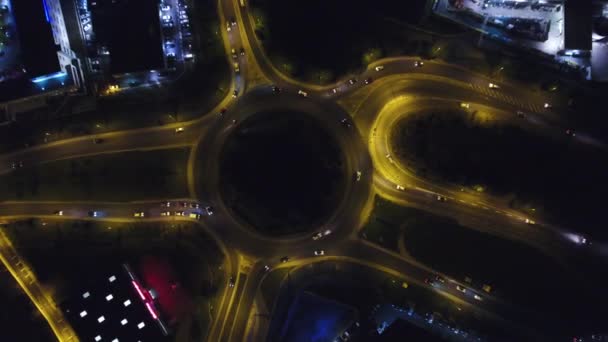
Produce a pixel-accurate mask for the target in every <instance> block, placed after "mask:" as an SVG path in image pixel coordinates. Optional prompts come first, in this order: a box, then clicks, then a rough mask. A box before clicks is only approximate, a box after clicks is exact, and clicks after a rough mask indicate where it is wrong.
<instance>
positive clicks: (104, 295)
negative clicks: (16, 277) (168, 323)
mask: <svg viewBox="0 0 608 342" xmlns="http://www.w3.org/2000/svg"><path fill="white" fill-rule="evenodd" d="M114 271H115V272H110V271H108V270H106V271H102V272H99V270H96V273H97V274H99V276H98V277H95V278H91V277H87V278H84V279H83V282H82V284H79V285H81V286H78V288H79V290H78V291H74V292H72V295H71V296H70V298H69V299H68V300H67V301H66V302H65V303H63V304H62V305H61V306H62V309H63V310H64V312H65V313H66V316H67V318H68V320H69V321H70V323H71V324H72V326H73V327H74V330H75V331H76V333H77V334H78V336H79V337H80V339H81V340H82V341H97V340H99V341H112V340H114V339H117V340H118V341H126V342H137V341H141V342H156V341H165V340H166V339H165V338H164V336H163V335H162V332H161V330H160V328H159V326H158V324H157V322H156V321H154V320H153V319H152V317H151V316H150V313H149V312H148V311H147V310H146V308H145V305H144V303H143V302H142V301H141V299H140V298H139V297H138V294H137V292H136V290H135V288H134V287H133V286H132V284H131V282H130V278H129V277H128V275H127V274H126V272H125V271H124V269H122V267H118V266H117V267H116V268H115V270H114ZM96 338H98V339H96Z"/></svg>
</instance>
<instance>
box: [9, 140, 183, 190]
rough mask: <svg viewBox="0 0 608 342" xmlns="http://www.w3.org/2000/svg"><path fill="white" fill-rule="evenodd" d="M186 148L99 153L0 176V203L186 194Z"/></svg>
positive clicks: (26, 168)
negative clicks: (0, 201) (6, 201)
mask: <svg viewBox="0 0 608 342" xmlns="http://www.w3.org/2000/svg"><path fill="white" fill-rule="evenodd" d="M189 151H190V150H189V149H188V148H178V149H168V150H158V151H148V152H140V151H135V152H122V153H114V154H104V155H98V156H92V157H83V158H76V159H68V160H61V161H55V162H50V163H46V164H42V165H36V166H32V167H24V168H22V169H19V170H16V171H15V172H13V173H9V174H6V175H3V176H0V184H3V186H2V188H0V200H56V201H59V200H63V201H77V200H90V201H129V200H141V199H145V198H178V197H183V196H186V195H187V194H188V187H187V175H186V167H187V164H188V154H189Z"/></svg>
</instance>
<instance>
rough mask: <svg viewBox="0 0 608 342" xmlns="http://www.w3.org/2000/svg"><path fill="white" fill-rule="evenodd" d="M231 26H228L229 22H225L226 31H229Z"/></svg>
mask: <svg viewBox="0 0 608 342" xmlns="http://www.w3.org/2000/svg"><path fill="white" fill-rule="evenodd" d="M231 30H232V27H230V23H226V31H228V32H230V31H231Z"/></svg>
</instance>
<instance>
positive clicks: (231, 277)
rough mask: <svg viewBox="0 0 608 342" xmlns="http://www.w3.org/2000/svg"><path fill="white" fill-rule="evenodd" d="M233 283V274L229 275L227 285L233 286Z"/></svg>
mask: <svg viewBox="0 0 608 342" xmlns="http://www.w3.org/2000/svg"><path fill="white" fill-rule="evenodd" d="M234 284H235V279H234V276H230V279H229V280H228V287H234Z"/></svg>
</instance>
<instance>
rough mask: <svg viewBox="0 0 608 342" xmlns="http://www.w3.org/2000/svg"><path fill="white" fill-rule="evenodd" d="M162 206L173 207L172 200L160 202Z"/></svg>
mask: <svg viewBox="0 0 608 342" xmlns="http://www.w3.org/2000/svg"><path fill="white" fill-rule="evenodd" d="M160 206H161V207H167V208H169V207H171V202H169V201H167V202H163V203H161V204H160Z"/></svg>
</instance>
